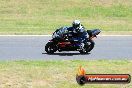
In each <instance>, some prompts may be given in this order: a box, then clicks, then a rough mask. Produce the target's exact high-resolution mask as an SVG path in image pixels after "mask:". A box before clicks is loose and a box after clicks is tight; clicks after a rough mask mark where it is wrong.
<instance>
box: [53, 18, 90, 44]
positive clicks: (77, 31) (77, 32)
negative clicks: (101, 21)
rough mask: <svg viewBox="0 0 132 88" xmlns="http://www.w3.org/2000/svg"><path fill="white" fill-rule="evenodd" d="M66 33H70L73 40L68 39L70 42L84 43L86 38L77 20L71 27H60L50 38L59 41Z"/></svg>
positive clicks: (85, 33)
mask: <svg viewBox="0 0 132 88" xmlns="http://www.w3.org/2000/svg"><path fill="white" fill-rule="evenodd" d="M66 33H71V35H72V37H73V38H70V39H69V40H70V41H74V40H79V41H80V42H81V43H82V42H83V43H85V42H86V40H87V38H88V34H87V32H86V31H85V28H84V26H83V25H82V24H81V22H80V21H79V20H74V21H73V22H72V26H71V27H61V28H60V29H57V30H56V31H55V32H54V33H53V36H52V38H54V39H61V38H62V37H63V35H64V34H66Z"/></svg>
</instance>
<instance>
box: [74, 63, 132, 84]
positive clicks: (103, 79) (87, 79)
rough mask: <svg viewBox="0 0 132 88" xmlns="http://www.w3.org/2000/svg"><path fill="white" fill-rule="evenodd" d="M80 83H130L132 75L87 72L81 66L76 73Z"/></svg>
mask: <svg viewBox="0 0 132 88" xmlns="http://www.w3.org/2000/svg"><path fill="white" fill-rule="evenodd" d="M76 81H77V83H78V84H80V85H83V84H86V83H88V84H95V83H101V84H102V83H107V84H108V83H109V84H115V83H116V84H118V83H130V82H131V76H130V75H129V74H86V71H85V70H84V69H83V68H82V67H81V66H80V67H79V70H78V74H77V75H76Z"/></svg>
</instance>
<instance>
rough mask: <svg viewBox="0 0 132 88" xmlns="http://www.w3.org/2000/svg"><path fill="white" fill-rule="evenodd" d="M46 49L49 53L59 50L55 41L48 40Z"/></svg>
mask: <svg viewBox="0 0 132 88" xmlns="http://www.w3.org/2000/svg"><path fill="white" fill-rule="evenodd" d="M45 51H46V52H47V53H48V54H53V53H54V52H56V51H57V47H56V45H55V44H54V43H53V42H48V43H47V44H46V46H45Z"/></svg>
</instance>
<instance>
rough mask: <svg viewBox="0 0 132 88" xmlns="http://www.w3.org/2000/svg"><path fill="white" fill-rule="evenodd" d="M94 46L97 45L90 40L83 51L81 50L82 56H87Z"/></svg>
mask: <svg viewBox="0 0 132 88" xmlns="http://www.w3.org/2000/svg"><path fill="white" fill-rule="evenodd" d="M89 43H90V44H89ZM94 45H95V43H94V41H93V40H90V41H89V42H87V43H85V45H84V47H83V49H82V50H80V51H79V52H80V53H81V54H87V53H88V52H90V51H91V50H92V49H93V48H94Z"/></svg>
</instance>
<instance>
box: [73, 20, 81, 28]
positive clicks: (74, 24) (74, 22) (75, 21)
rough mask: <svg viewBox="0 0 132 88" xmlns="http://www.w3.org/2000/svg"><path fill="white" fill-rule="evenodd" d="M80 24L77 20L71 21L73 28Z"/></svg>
mask: <svg viewBox="0 0 132 88" xmlns="http://www.w3.org/2000/svg"><path fill="white" fill-rule="evenodd" d="M80 25H81V23H80V21H79V20H74V21H73V23H72V26H73V28H75V29H79V27H80Z"/></svg>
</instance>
